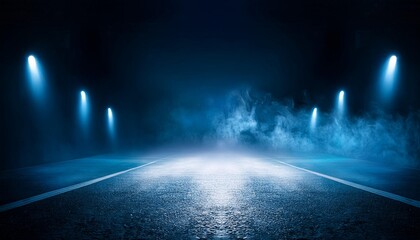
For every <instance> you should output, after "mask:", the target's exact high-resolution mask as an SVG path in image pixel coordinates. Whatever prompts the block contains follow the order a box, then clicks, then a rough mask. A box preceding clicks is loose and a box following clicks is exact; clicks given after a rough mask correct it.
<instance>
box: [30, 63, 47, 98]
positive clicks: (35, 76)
mask: <svg viewBox="0 0 420 240" xmlns="http://www.w3.org/2000/svg"><path fill="white" fill-rule="evenodd" d="M27 66H28V67H27V69H28V78H29V83H30V88H31V90H32V94H33V95H34V97H35V99H36V100H38V101H39V100H41V99H43V98H44V83H43V81H42V80H43V79H42V77H41V70H40V65H39V63H38V61H37V59H36V58H35V57H34V56H33V55H30V56H29V57H28V65H27Z"/></svg>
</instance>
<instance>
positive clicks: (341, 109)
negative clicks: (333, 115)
mask: <svg viewBox="0 0 420 240" xmlns="http://www.w3.org/2000/svg"><path fill="white" fill-rule="evenodd" d="M344 94H345V93H344V91H340V93H339V94H338V102H337V111H338V114H339V115H340V116H342V115H343V114H344Z"/></svg>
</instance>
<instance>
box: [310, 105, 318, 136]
mask: <svg viewBox="0 0 420 240" xmlns="http://www.w3.org/2000/svg"><path fill="white" fill-rule="evenodd" d="M317 112H318V109H317V108H314V110H313V111H312V117H311V130H312V131H313V130H315V127H316V118H317Z"/></svg>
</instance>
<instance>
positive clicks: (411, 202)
mask: <svg viewBox="0 0 420 240" xmlns="http://www.w3.org/2000/svg"><path fill="white" fill-rule="evenodd" d="M275 160H276V161H277V162H279V163H281V164H283V165H286V166H289V167H292V168H295V169H298V170H301V171H305V172H308V173H312V174H314V175H317V176H320V177H323V178H326V179H329V180H332V181H334V182H338V183H341V184H344V185H347V186H350V187H354V188H357V189H360V190H363V191H366V192H370V193H373V194H376V195H379V196H381V197H385V198H388V199H392V200H395V201H398V202H402V203H405V204H408V205H411V206H413V207H417V208H420V201H417V200H414V199H411V198H407V197H403V196H400V195H397V194H394V193H390V192H386V191H383V190H379V189H376V188H372V187H368V186H364V185H361V184H358V183H354V182H350V181H347V180H343V179H340V178H336V177H332V176H329V175H326V174H322V173H319V172H314V171H311V170H308V169H305V168H301V167H297V166H294V165H292V164H289V163H286V162H283V161H280V160H277V159H275Z"/></svg>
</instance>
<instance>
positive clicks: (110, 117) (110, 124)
mask: <svg viewBox="0 0 420 240" xmlns="http://www.w3.org/2000/svg"><path fill="white" fill-rule="evenodd" d="M107 112H108V132H109V134H110V136H111V138H113V137H114V114H113V113H112V109H111V108H108V110H107Z"/></svg>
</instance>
